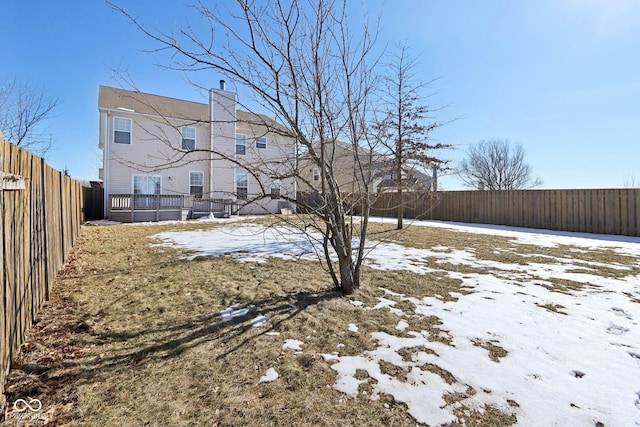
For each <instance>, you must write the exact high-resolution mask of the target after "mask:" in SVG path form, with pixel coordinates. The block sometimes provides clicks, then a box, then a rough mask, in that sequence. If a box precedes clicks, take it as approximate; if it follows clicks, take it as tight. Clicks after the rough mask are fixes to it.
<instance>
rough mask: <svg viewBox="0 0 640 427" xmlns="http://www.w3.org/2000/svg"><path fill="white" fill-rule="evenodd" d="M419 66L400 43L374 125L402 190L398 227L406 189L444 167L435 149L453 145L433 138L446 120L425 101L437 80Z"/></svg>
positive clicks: (384, 81) (402, 213) (398, 226)
mask: <svg viewBox="0 0 640 427" xmlns="http://www.w3.org/2000/svg"><path fill="white" fill-rule="evenodd" d="M417 66H418V62H417V61H416V59H413V58H411V57H409V48H408V47H407V45H406V44H399V45H398V51H397V53H396V54H395V56H394V57H393V60H392V62H391V63H390V64H388V73H387V74H386V75H384V77H383V78H382V80H383V85H382V107H383V109H382V111H381V115H380V117H379V119H378V120H377V121H376V123H375V125H374V127H373V128H374V132H375V137H376V138H378V139H379V140H380V141H381V142H382V146H383V150H384V151H383V152H384V153H388V154H389V162H388V165H387V168H386V170H385V172H391V176H392V180H393V181H394V182H395V188H396V191H397V193H398V204H397V206H396V209H397V220H398V221H397V228H398V230H400V229H402V227H403V221H402V220H403V217H404V203H403V201H402V194H403V192H404V191H405V190H410V189H412V188H411V187H412V186H414V185H415V184H416V183H419V182H420V181H416V180H415V178H414V175H416V174H417V173H420V174H422V175H424V173H425V172H426V173H427V174H428V173H430V171H431V170H432V169H433V168H441V167H442V166H443V165H444V163H445V162H444V161H443V160H441V159H439V158H437V157H435V156H434V154H433V151H434V150H439V149H443V148H449V147H450V146H449V145H445V144H441V143H433V142H432V139H431V133H432V132H433V130H434V129H436V128H437V127H439V126H442V125H443V123H442V122H439V121H436V120H435V119H434V117H433V113H434V112H435V111H436V108H434V107H432V106H429V105H428V104H426V103H425V101H426V99H427V98H426V97H425V95H424V94H423V91H424V90H425V89H426V88H427V87H428V86H429V85H430V84H432V83H433V82H434V80H432V81H430V82H423V81H421V80H419V78H418V77H417V75H416V68H417ZM414 190H415V189H414ZM418 190H421V191H425V190H428V189H425V188H419V189H418Z"/></svg>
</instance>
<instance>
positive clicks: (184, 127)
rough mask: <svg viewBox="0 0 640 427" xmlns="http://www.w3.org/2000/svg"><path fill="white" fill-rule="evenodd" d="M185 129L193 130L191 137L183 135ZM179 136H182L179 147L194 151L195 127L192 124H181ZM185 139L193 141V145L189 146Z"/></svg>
mask: <svg viewBox="0 0 640 427" xmlns="http://www.w3.org/2000/svg"><path fill="white" fill-rule="evenodd" d="M185 130H193V138H187V137H186V136H185ZM180 136H181V137H182V144H181V147H182V149H183V150H187V151H195V149H196V128H195V127H193V126H182V127H181V128H180ZM186 141H193V146H189V144H188V143H186Z"/></svg>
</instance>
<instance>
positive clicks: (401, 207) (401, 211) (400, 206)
mask: <svg viewBox="0 0 640 427" xmlns="http://www.w3.org/2000/svg"><path fill="white" fill-rule="evenodd" d="M403 217H404V204H403V202H402V187H398V226H397V227H396V228H397V229H398V230H402V218H403Z"/></svg>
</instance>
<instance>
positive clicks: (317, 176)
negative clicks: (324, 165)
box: [311, 168, 322, 182]
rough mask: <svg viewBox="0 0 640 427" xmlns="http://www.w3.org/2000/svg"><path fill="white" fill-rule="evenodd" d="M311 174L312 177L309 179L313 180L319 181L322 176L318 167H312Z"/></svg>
mask: <svg viewBox="0 0 640 427" xmlns="http://www.w3.org/2000/svg"><path fill="white" fill-rule="evenodd" d="M311 174H312V178H311V180H312V181H313V182H320V180H321V178H322V177H321V176H320V168H313V169H312V170H311Z"/></svg>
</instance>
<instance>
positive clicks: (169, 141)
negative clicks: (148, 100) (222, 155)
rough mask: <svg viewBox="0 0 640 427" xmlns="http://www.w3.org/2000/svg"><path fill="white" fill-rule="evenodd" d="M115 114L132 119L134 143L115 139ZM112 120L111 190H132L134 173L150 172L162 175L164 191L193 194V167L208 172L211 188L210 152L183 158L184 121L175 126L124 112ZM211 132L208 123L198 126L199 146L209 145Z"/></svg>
mask: <svg viewBox="0 0 640 427" xmlns="http://www.w3.org/2000/svg"><path fill="white" fill-rule="evenodd" d="M113 117H122V118H131V119H132V134H131V144H117V143H114V142H113V132H112V129H113ZM109 122H110V123H109V132H108V137H109V147H108V148H109V160H110V161H109V178H108V179H109V183H108V189H109V192H110V193H112V194H116V193H131V192H132V191H133V187H132V176H133V175H145V174H148V175H160V176H162V190H161V191H162V194H189V171H193V170H199V171H202V172H204V174H205V189H204V191H205V192H208V191H209V189H208V181H209V175H210V171H209V166H208V165H209V161H208V160H209V155H208V153H204V152H192V153H189V154H188V155H187V156H186V157H185V158H181V156H180V153H179V150H180V149H181V145H182V135H181V134H180V127H181V126H180V123H176V124H175V126H176V127H175V128H174V127H172V126H170V125H168V124H166V123H161V122H159V121H158V120H154V119H150V118H147V117H145V116H142V115H133V114H131V115H127V114H121V113H120V112H118V113H117V114H115V113H112V114H110V115H109ZM208 135H209V127H208V126H199V127H196V149H208V147H207V141H208ZM150 153H153V156H150V155H149V154H150ZM141 169H142V170H141Z"/></svg>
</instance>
